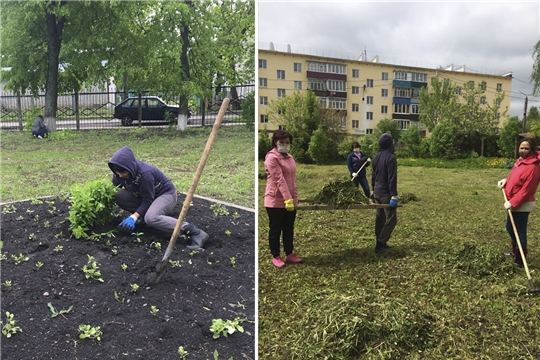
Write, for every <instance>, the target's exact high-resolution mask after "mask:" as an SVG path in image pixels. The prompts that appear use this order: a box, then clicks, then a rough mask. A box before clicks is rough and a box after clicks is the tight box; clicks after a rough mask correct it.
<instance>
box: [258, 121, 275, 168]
mask: <svg viewBox="0 0 540 360" xmlns="http://www.w3.org/2000/svg"><path fill="white" fill-rule="evenodd" d="M270 150H272V139H270V137H269V136H268V132H267V131H266V128H264V129H263V130H261V131H259V147H258V151H259V160H264V157H265V156H266V153H267V152H269V151H270Z"/></svg>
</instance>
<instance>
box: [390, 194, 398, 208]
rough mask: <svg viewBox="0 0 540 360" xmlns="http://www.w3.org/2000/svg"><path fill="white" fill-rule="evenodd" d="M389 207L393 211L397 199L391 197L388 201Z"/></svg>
mask: <svg viewBox="0 0 540 360" xmlns="http://www.w3.org/2000/svg"><path fill="white" fill-rule="evenodd" d="M390 207H391V208H393V209H395V208H397V197H395V196H392V198H391V199H390Z"/></svg>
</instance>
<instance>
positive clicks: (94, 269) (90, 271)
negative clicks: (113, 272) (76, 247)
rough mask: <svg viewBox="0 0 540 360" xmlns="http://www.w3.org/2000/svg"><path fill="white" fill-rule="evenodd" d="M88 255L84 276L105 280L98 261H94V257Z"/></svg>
mask: <svg viewBox="0 0 540 360" xmlns="http://www.w3.org/2000/svg"><path fill="white" fill-rule="evenodd" d="M87 256H88V263H87V264H86V265H84V266H83V272H84V276H85V277H86V278H87V279H95V280H97V281H100V282H104V280H103V279H102V278H101V272H100V271H99V266H98V265H97V262H95V261H93V260H94V257H93V256H90V255H87Z"/></svg>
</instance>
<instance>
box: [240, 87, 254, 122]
mask: <svg viewBox="0 0 540 360" xmlns="http://www.w3.org/2000/svg"><path fill="white" fill-rule="evenodd" d="M242 120H243V121H244V123H246V128H247V129H248V130H249V131H253V130H254V129H255V92H254V91H252V92H250V93H249V94H247V95H246V98H245V100H244V101H243V102H242Z"/></svg>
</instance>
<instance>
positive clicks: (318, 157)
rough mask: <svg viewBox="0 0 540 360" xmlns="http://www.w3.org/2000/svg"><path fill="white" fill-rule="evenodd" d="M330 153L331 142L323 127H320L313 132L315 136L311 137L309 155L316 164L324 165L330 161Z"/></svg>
mask: <svg viewBox="0 0 540 360" xmlns="http://www.w3.org/2000/svg"><path fill="white" fill-rule="evenodd" d="M330 152H331V140H330V139H329V138H328V137H327V136H326V134H325V132H324V131H323V130H322V127H321V126H319V128H318V129H317V130H315V131H314V132H313V135H311V141H310V142H309V147H308V154H309V156H311V159H313V161H314V162H315V164H317V165H322V164H325V163H326V162H328V160H330Z"/></svg>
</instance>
